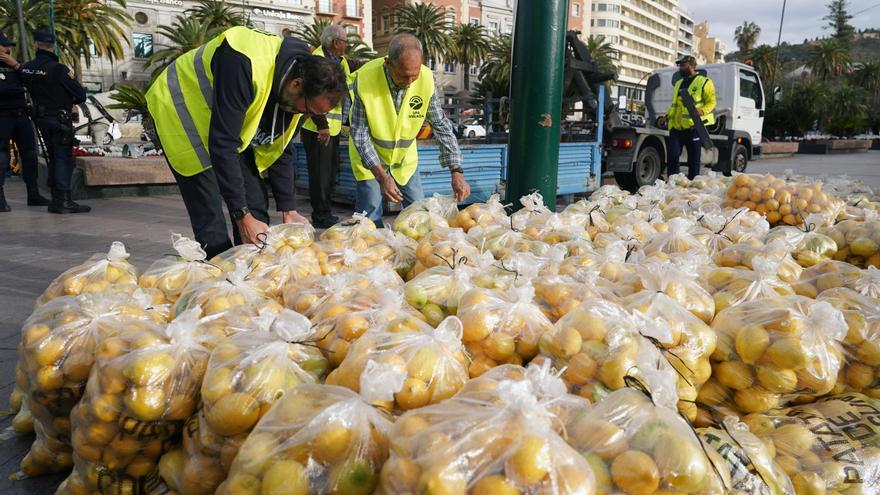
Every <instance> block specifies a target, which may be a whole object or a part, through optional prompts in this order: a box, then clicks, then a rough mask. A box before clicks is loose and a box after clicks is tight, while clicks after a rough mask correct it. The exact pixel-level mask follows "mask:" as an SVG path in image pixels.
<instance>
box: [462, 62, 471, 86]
mask: <svg viewBox="0 0 880 495" xmlns="http://www.w3.org/2000/svg"><path fill="white" fill-rule="evenodd" d="M461 65H462V69H464V90H465V91H467V92H470V91H471V64H470V62H465V63H463V64H461Z"/></svg>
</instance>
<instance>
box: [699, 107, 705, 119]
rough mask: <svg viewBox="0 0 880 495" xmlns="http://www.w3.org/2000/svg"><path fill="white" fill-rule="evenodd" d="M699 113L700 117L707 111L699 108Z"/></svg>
mask: <svg viewBox="0 0 880 495" xmlns="http://www.w3.org/2000/svg"><path fill="white" fill-rule="evenodd" d="M697 115H699V116H700V117H702V116H703V115H706V112H704V111H703V109H702V108H698V109H697Z"/></svg>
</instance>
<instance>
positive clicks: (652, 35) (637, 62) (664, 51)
mask: <svg viewBox="0 0 880 495" xmlns="http://www.w3.org/2000/svg"><path fill="white" fill-rule="evenodd" d="M590 24H591V28H590V34H592V35H594V36H600V37H602V38H604V39H607V40H608V41H610V42H611V43H612V45H613V48H614V49H615V50H616V51H617V53H618V60H617V66H618V81H617V92H618V96H620V95H623V96H626V98H627V100H628V101H636V102H643V101H644V98H645V90H644V88H645V80H646V79H647V78H648V75H650V74H651V71H653V70H654V69H657V68H660V67H668V66H670V65H672V64H674V63H675V60H676V56H677V55H678V38H679V30H680V28H681V16H680V12H679V8H678V0H594V1H593V4H592V20H591V23H590Z"/></svg>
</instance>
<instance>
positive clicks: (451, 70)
mask: <svg viewBox="0 0 880 495" xmlns="http://www.w3.org/2000/svg"><path fill="white" fill-rule="evenodd" d="M443 72H445V73H447V74H455V62H446V63H445V64H443Z"/></svg>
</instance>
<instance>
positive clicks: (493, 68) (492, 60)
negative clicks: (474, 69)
mask: <svg viewBox="0 0 880 495" xmlns="http://www.w3.org/2000/svg"><path fill="white" fill-rule="evenodd" d="M512 55H513V39H512V38H511V37H510V35H509V34H502V35H499V36H493V37H492V38H490V39H489V51H488V52H487V53H486V58H485V59H483V65H482V66H480V82H479V84H477V93H478V94H482V95H486V94H488V93H490V92H491V93H492V94H493V95H494V96H495V97H496V98H497V97H499V96H509V95H510V63H511V57H512Z"/></svg>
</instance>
